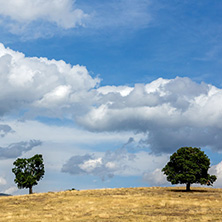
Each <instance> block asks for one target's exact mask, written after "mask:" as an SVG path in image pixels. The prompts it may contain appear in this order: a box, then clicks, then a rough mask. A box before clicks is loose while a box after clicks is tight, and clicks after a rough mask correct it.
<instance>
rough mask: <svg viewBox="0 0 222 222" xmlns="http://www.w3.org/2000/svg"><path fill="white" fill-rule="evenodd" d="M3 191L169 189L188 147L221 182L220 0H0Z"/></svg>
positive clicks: (0, 166)
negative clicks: (168, 170) (23, 172)
mask: <svg viewBox="0 0 222 222" xmlns="http://www.w3.org/2000/svg"><path fill="white" fill-rule="evenodd" d="M0 4H1V8H0V33H1V34H0V101H1V102H0V140H1V143H0V159H1V161H0V193H9V194H13V195H18V194H25V193H27V192H28V191H27V190H25V189H17V187H16V184H15V183H14V175H13V173H12V168H13V162H14V161H15V160H16V159H17V158H30V157H32V156H34V155H35V154H42V155H43V159H44V165H45V175H44V178H43V179H42V180H41V181H39V183H38V185H37V186H35V187H34V188H33V191H34V192H48V191H61V190H67V189H72V188H75V189H79V190H82V189H97V188H114V187H141V186H170V183H169V182H167V181H166V178H165V176H164V175H163V173H162V172H161V169H162V168H163V167H164V166H165V165H166V163H167V162H168V161H169V157H170V155H171V154H172V153H173V152H175V151H176V150H177V149H178V148H180V147H184V146H192V147H200V148H201V150H203V151H204V152H205V153H206V154H207V155H208V157H209V158H210V160H211V168H210V173H211V174H215V175H217V177H218V179H217V181H216V182H215V184H214V187H221V186H222V153H221V152H222V147H221V144H222V75H221V70H222V25H221V24H222V14H221V10H222V2H221V1H220V0H214V1H212V0H199V1H195V2H194V1H190V0H185V1H179V0H168V1H165V0H110V1H102V0H94V1H89V0H81V1H80V0H76V1H75V0H63V1H60V0H44V1H43V0H35V1H30V0H20V1H18V0H8V1H4V0H0Z"/></svg>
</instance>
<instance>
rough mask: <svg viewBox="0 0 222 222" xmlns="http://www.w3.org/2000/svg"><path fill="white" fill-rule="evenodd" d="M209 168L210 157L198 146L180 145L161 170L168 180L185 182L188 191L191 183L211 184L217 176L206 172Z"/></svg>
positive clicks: (176, 182) (175, 182)
mask: <svg viewBox="0 0 222 222" xmlns="http://www.w3.org/2000/svg"><path fill="white" fill-rule="evenodd" d="M209 168H210V159H209V158H208V157H207V155H206V154H205V153H204V152H203V151H201V150H200V148H196V147H194V148H193V147H181V148H180V149H178V150H177V151H176V152H175V153H174V154H172V155H171V157H170V161H169V162H168V163H167V164H166V166H165V167H164V168H163V169H162V171H163V172H164V174H165V175H166V176H167V180H168V181H169V182H171V183H172V184H186V190H187V191H189V190H190V185H191V184H193V183H199V184H201V185H208V186H209V185H213V183H214V182H215V181H216V179H217V178H216V176H215V175H209V174H208V169H209Z"/></svg>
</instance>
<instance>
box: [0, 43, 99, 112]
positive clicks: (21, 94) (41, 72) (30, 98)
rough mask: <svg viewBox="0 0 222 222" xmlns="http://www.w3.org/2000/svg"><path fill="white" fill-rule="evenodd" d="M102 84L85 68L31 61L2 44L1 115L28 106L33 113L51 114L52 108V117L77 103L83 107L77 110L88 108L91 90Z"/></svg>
mask: <svg viewBox="0 0 222 222" xmlns="http://www.w3.org/2000/svg"><path fill="white" fill-rule="evenodd" d="M99 82H100V80H99V79H98V78H92V77H91V76H90V75H89V73H88V71H87V69H86V68H85V67H84V66H79V65H76V66H71V65H70V64H67V63H65V62H64V61H55V60H48V59H46V58H36V57H32V58H28V57H25V56H24V54H22V53H19V52H15V51H13V50H11V49H9V48H5V47H4V45H2V44H0V87H1V95H0V101H1V105H0V114H4V113H6V112H10V111H12V110H18V109H20V108H22V109H26V108H27V107H28V108H29V109H32V111H33V112H32V114H33V113H35V111H34V110H38V112H39V113H41V110H46V112H49V110H50V107H51V108H52V109H51V115H59V114H60V113H66V112H65V110H66V109H70V108H71V109H73V108H74V107H75V106H76V104H79V105H78V107H75V109H73V110H74V111H75V110H78V109H81V108H82V109H84V107H87V106H88V104H90V97H91V96H93V92H90V90H91V89H93V88H94V87H95V86H96V85H97V84H98V83H99ZM87 94H88V95H87ZM85 99H87V100H88V101H85ZM84 101H85V102H84ZM73 106H74V107H73ZM55 107H57V108H58V107H60V108H59V109H54V108H55ZM53 113H54V114H53ZM71 114H72V112H69V113H68V115H71ZM73 114H74V113H73Z"/></svg>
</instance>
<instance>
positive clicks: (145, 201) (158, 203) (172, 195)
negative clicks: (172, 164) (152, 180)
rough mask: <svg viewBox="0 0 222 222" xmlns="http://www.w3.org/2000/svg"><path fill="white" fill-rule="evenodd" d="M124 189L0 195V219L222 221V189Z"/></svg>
mask: <svg viewBox="0 0 222 222" xmlns="http://www.w3.org/2000/svg"><path fill="white" fill-rule="evenodd" d="M182 189H183V188H181V187H180V188H159V187H153V188H126V189H125V188H121V189H101V190H84V191H63V192H57V193H53V192H49V193H40V194H32V195H23V196H11V197H0V206H1V207H0V221H13V222H17V221H21V222H26V221H27V222H32V221H39V222H44V221H53V222H55V221H87V222H91V221H92V222H93V221H114V222H115V221H152V222H158V221H161V222H162V221H180V222H181V221H192V222H193V221H222V189H212V188H209V189H208V188H193V187H192V192H189V193H187V192H184V191H183V190H182Z"/></svg>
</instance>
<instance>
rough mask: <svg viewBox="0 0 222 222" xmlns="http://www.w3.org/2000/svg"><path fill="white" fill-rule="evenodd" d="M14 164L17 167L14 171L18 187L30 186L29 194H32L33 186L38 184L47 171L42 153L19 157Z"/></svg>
mask: <svg viewBox="0 0 222 222" xmlns="http://www.w3.org/2000/svg"><path fill="white" fill-rule="evenodd" d="M13 164H14V165H15V167H14V168H13V169H12V172H13V173H14V174H15V180H14V181H15V183H17V186H18V188H19V189H21V188H29V194H32V187H33V186H35V185H37V184H38V183H37V182H38V181H39V180H41V179H42V178H43V175H44V173H45V170H44V164H43V158H42V155H41V154H36V155H35V156H33V157H31V158H29V159H25V158H18V159H17V160H16V161H15V162H14V163H13Z"/></svg>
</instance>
